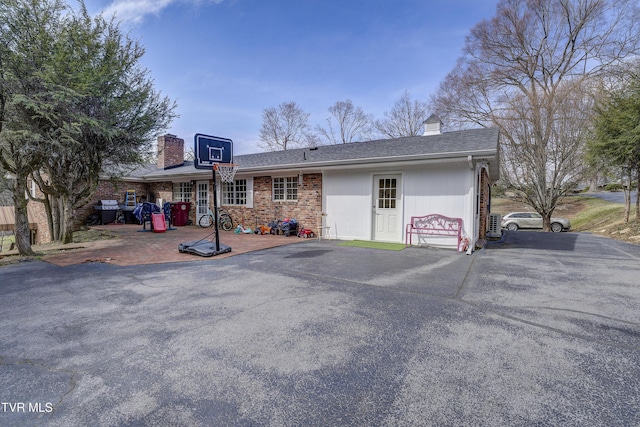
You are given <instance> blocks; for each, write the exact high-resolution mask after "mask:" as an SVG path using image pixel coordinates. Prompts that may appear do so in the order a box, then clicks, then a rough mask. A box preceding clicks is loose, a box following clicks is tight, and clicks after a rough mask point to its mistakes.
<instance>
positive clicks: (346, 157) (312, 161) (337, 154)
mask: <svg viewBox="0 0 640 427" xmlns="http://www.w3.org/2000/svg"><path fill="white" fill-rule="evenodd" d="M497 150H498V129H496V128H482V129H470V130H462V131H455V132H446V133H442V134H439V135H429V136H410V137H404V138H394V139H380V140H375V141H365V142H354V143H350V144H340V145H321V146H318V147H314V148H298V149H292V150H291V149H290V150H283V151H269V152H263V153H255V154H242V155H236V156H234V159H233V161H234V163H237V164H238V165H239V168H238V172H240V173H241V172H252V171H262V170H269V169H274V170H275V169H279V170H283V169H304V168H320V167H326V166H335V165H344V166H348V165H350V164H354V165H355V164H363V163H383V162H393V161H404V160H427V159H438V158H453V157H464V158H466V157H467V156H469V155H472V156H476V157H483V156H486V157H487V158H492V159H495V160H496V161H497V152H498V151H497ZM205 172H206V171H204V170H201V169H196V168H195V167H194V165H193V162H191V161H186V162H185V163H184V164H183V165H181V166H177V167H173V168H169V169H159V168H158V167H157V166H156V165H145V166H142V167H138V168H136V169H135V170H131V171H129V172H125V173H124V174H123V175H125V176H127V177H130V178H134V179H140V180H150V181H158V180H160V179H163V178H164V179H168V180H170V179H171V178H172V177H178V176H186V175H194V174H198V175H201V174H203V173H205Z"/></svg>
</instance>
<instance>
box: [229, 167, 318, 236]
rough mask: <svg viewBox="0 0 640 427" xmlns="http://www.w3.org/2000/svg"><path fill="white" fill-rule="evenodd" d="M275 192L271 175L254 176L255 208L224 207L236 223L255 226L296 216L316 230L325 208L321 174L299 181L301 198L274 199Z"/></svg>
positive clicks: (302, 224)
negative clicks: (300, 183) (323, 207)
mask: <svg viewBox="0 0 640 427" xmlns="http://www.w3.org/2000/svg"><path fill="white" fill-rule="evenodd" d="M296 179H298V177H297V175H296ZM272 192H273V190H272V178H271V177H270V176H260V177H255V178H254V179H253V208H247V207H245V206H231V205H223V208H224V209H225V210H226V211H227V212H229V214H230V215H231V218H233V223H234V226H235V225H238V224H240V223H244V226H245V227H249V228H255V227H256V225H266V224H268V223H269V222H271V221H273V220H274V219H284V218H295V219H296V220H297V221H298V223H299V224H300V225H301V226H303V227H305V228H311V229H312V230H317V228H318V226H319V225H320V220H321V217H320V214H321V212H322V174H306V175H303V178H302V185H298V200H290V201H279V200H278V201H275V200H273V194H272Z"/></svg>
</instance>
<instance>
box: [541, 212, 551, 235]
mask: <svg viewBox="0 0 640 427" xmlns="http://www.w3.org/2000/svg"><path fill="white" fill-rule="evenodd" d="M542 231H551V214H550V213H548V214H544V215H542Z"/></svg>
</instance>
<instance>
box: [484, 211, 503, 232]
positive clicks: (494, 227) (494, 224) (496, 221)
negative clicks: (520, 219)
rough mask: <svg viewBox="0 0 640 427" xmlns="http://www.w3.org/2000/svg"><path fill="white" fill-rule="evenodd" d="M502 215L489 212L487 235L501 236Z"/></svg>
mask: <svg viewBox="0 0 640 427" xmlns="http://www.w3.org/2000/svg"><path fill="white" fill-rule="evenodd" d="M501 223H502V215H500V214H493V213H492V214H489V231H487V237H500V236H502V227H501Z"/></svg>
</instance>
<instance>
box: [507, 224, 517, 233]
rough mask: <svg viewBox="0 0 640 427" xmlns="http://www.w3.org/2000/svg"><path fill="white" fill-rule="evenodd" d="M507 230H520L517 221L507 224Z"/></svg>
mask: <svg viewBox="0 0 640 427" xmlns="http://www.w3.org/2000/svg"><path fill="white" fill-rule="evenodd" d="M507 230H509V231H518V224H516V223H515V222H512V223H510V224H508V225H507Z"/></svg>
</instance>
